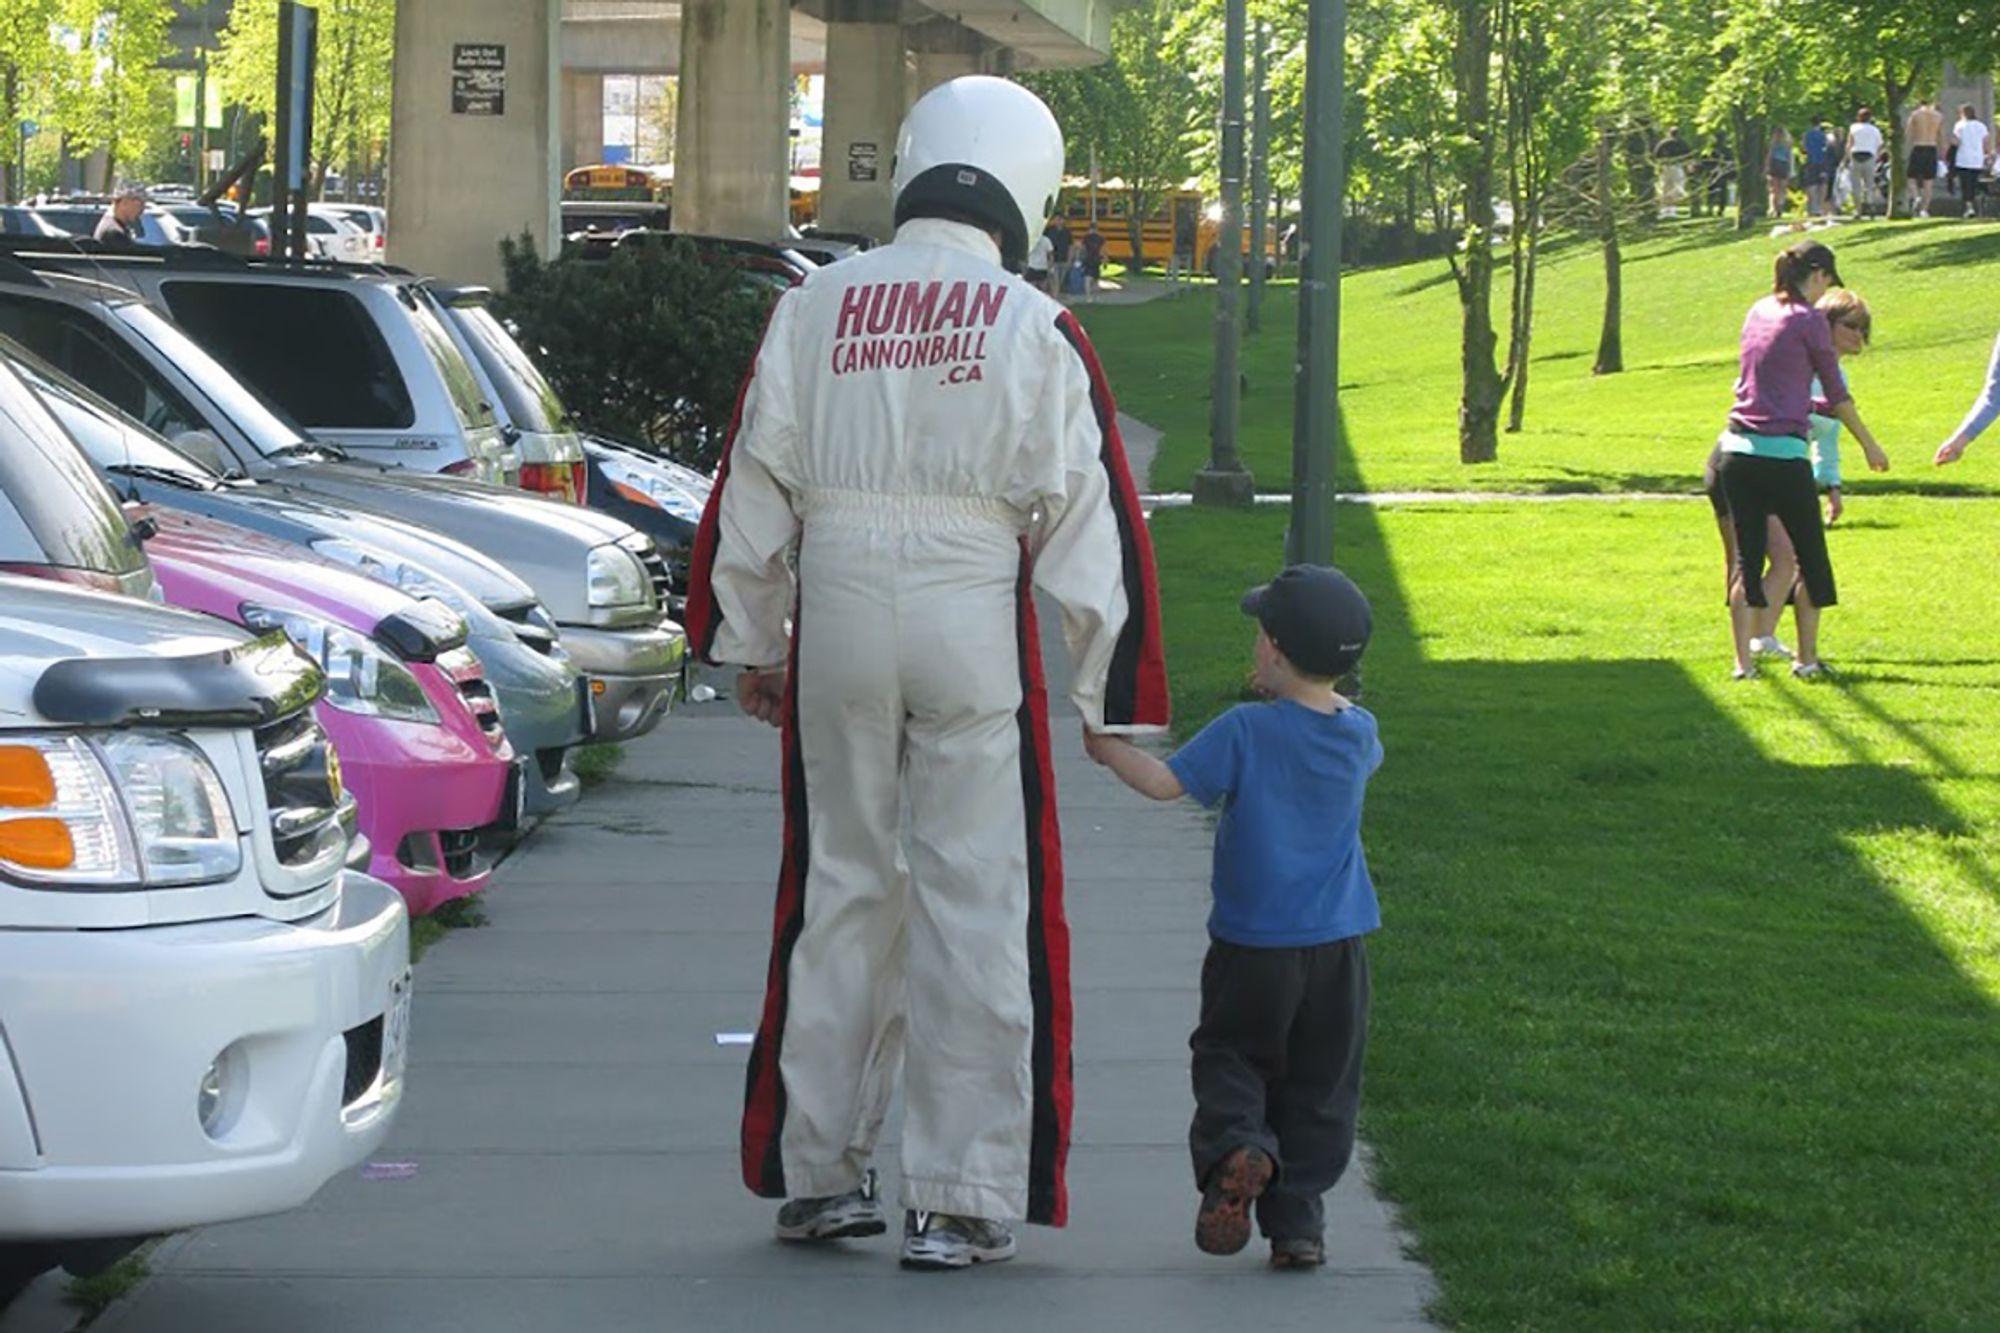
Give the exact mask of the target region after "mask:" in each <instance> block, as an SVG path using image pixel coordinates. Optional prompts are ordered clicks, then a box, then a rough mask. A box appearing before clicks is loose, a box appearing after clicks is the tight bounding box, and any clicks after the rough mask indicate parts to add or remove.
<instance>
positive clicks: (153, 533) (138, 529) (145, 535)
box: [131, 518, 160, 546]
mask: <svg viewBox="0 0 2000 1333" xmlns="http://www.w3.org/2000/svg"><path fill="white" fill-rule="evenodd" d="M131 531H132V544H133V545H134V546H144V545H145V544H146V543H147V542H149V541H151V540H153V538H155V537H157V536H159V535H160V525H159V523H158V521H157V520H154V519H150V518H135V519H133V520H132V523H131Z"/></svg>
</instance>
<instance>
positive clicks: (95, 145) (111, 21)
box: [0, 0, 174, 190]
mask: <svg viewBox="0 0 2000 1333" xmlns="http://www.w3.org/2000/svg"><path fill="white" fill-rule="evenodd" d="M22 3H26V4H27V8H28V9H29V10H30V11H31V13H30V20H31V21H32V11H33V10H35V8H36V6H35V5H34V4H33V3H32V0H5V4H4V5H0V8H6V9H11V8H12V7H13V6H14V5H16V4H22ZM172 17H173V5H172V0H62V3H60V4H58V5H57V6H56V19H55V27H54V29H53V31H52V32H51V33H50V34H49V36H50V39H51V48H52V49H51V55H52V58H53V59H54V61H55V66H54V80H53V85H54V86H53V88H52V90H51V94H50V97H49V100H48V106H49V108H50V111H51V113H52V115H53V118H54V125H53V126H52V127H51V128H52V129H55V130H58V131H59V132H60V133H61V134H62V135H63V136H64V137H65V139H66V140H67V145H68V147H69V149H70V151H72V152H85V153H87V152H92V151H98V152H102V153H103V154H104V176H103V179H102V180H99V181H94V182H92V184H93V185H94V186H96V188H98V189H102V190H110V189H111V188H113V187H114V186H116V185H117V184H118V182H119V180H120V179H121V172H122V171H123V170H124V169H126V168H128V167H129V166H131V164H133V163H135V162H138V161H139V160H141V159H142V158H144V157H145V156H146V155H147V154H148V152H149V151H150V150H152V149H153V148H154V147H155V146H156V144H157V141H158V140H159V139H160V137H161V136H162V135H164V134H167V133H169V132H170V130H171V127H172V125H173V118H174V117H173V87H172V84H171V83H170V81H169V80H168V78H167V75H166V73H165V72H164V71H163V70H162V69H161V68H160V62H161V60H162V59H164V58H165V57H166V55H167V52H168V45H167V25H168V23H169V22H170V21H171V19H172ZM8 21H9V22H10V23H11V22H12V20H11V19H9V20H8ZM10 128H11V127H10Z"/></svg>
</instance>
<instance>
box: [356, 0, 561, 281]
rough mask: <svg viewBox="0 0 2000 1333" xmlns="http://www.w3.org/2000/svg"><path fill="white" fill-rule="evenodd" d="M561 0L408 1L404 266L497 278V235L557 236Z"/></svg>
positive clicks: (401, 40) (400, 199)
mask: <svg viewBox="0 0 2000 1333" xmlns="http://www.w3.org/2000/svg"><path fill="white" fill-rule="evenodd" d="M560 9H561V0H514V2H513V3H511V4H505V5H496V4H492V3H490V2H489V0H402V3H401V4H399V5H397V7H396V88H395V97H394V102H393V103H392V107H391V114H392V115H393V116H394V122H395V123H394V128H393V132H392V133H391V135H390V137H389V235H390V236H391V237H392V238H393V240H392V241H391V242H390V244H391V256H392V257H393V259H394V260H395V262H396V263H398V264H402V265H406V266H408V267H410V268H413V269H416V270H417V271H418V272H420V273H429V274H436V275H438V276H441V277H447V278H453V279H456V280H459V281H463V282H485V283H497V282H498V281H499V280H500V251H499V245H500V239H501V238H502V237H503V236H518V235H520V234H521V233H522V232H526V233H528V234H529V235H530V236H532V237H533V238H534V241H535V246H536V248H537V249H538V250H539V251H540V252H541V253H542V254H543V255H548V254H551V253H553V251H554V249H555V246H556V244H557V243H558V242H559V240H560V235H561V233H560V229H559V224H558V222H557V218H556V201H557V199H558V197H559V194H560V190H561V182H560V179H559V175H558V170H557V168H558V163H559V161H560V158H561V147H560V144H561V136H560V131H559V129H558V116H557V112H558V110H559V108H558V106H557V100H558V99H557V96H556V93H557V77H556V76H557V59H558V53H559V51H560V49H561V44H560V40H559V38H558V35H557V23H558V19H559V11H560Z"/></svg>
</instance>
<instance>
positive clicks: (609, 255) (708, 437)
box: [494, 235, 772, 471]
mask: <svg viewBox="0 0 2000 1333" xmlns="http://www.w3.org/2000/svg"><path fill="white" fill-rule="evenodd" d="M657 239H658V240H659V241H660V242H661V243H660V244H656V245H621V246H615V247H611V248H609V249H608V251H607V250H600V251H596V252H591V251H586V250H584V249H582V248H571V249H568V250H565V251H564V252H563V253H562V254H560V255H558V256H557V257H556V258H555V259H553V260H550V261H546V262H545V261H543V260H542V258H541V257H540V256H539V255H538V254H536V252H535V245H534V241H533V239H532V238H530V237H528V236H526V235H523V236H522V237H521V238H520V239H519V240H514V241H502V242H501V244H500V256H501V262H502V265H503V266H504V268H505V272H506V280H507V290H506V294H505V295H504V296H501V297H499V298H498V299H496V300H495V302H494V305H495V308H496V311H497V313H498V314H499V315H500V317H501V318H503V319H505V320H508V321H509V322H510V323H511V324H512V325H513V327H514V329H515V331H516V334H517V336H518V337H519V338H520V340H521V344H522V346H523V347H525V348H527V349H528V352H529V354H530V355H532V356H533V357H534V358H535V360H536V363H537V364H538V365H540V367H541V369H542V373H543V374H544V375H546V376H548V378H549V383H550V384H551V385H553V386H554V388H555V390H556V392H557V393H558V394H560V395H561V396H562V400H563V403H564V404H565V405H566V406H567V407H568V408H569V410H570V412H571V413H572V414H573V415H574V416H575V417H576V419H577V420H578V422H580V423H581V424H582V425H583V427H584V428H585V429H586V430H591V431H595V432H598V433H601V434H604V435H610V436H615V437H618V438H621V439H626V440H631V441H634V442H640V443H644V444H647V445H650V446H651V447H653V448H655V449H658V450H659V451H661V452H662V453H665V454H668V455H670V456H671V457H673V458H674V459H675V460H676V461H678V462H681V463H685V464H687V465H688V466H689V467H695V468H700V469H701V470H703V471H710V470H712V469H713V468H714V467H715V465H716V463H717V461H718V460H719V458H720V455H721V452H722V445H723V440H724V436H725V435H726V433H727V432H728V429H729V421H730V416H731V414H732V413H733V412H734V410H735V406H736V393H737V389H738V387H739V386H740V385H741V384H742V382H743V377H744V376H745V375H746V374H747V373H748V372H749V369H750V361H751V358H752V357H754V356H755V355H756V351H757V340H758V338H759V337H760V336H761V334H762V332H763V328H764V321H765V318H766V317H767V315H768V314H769V311H770V306H771V299H772V293H771V292H770V290H769V289H768V288H767V287H764V286H762V285H760V284H758V283H756V282H754V281H752V280H750V279H748V278H747V277H746V276H745V275H744V274H742V273H741V272H739V271H737V270H735V269H733V268H730V267H728V266H727V265H724V264H715V263H710V262H709V261H707V260H705V259H703V258H702V256H701V255H700V254H699V253H698V252H697V251H696V250H695V248H694V246H693V245H691V244H690V243H688V242H687V241H685V240H681V239H678V238H674V237H667V236H662V237H659V238H657Z"/></svg>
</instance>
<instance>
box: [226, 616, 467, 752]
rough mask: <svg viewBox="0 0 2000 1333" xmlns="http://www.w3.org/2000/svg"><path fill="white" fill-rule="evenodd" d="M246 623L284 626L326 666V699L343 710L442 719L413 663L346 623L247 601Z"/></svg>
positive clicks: (408, 718)
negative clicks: (402, 658) (410, 663)
mask: <svg viewBox="0 0 2000 1333" xmlns="http://www.w3.org/2000/svg"><path fill="white" fill-rule="evenodd" d="M242 615H243V623H244V624H245V625H248V626H249V627H250V628H251V629H254V630H273V629H281V630H283V631H284V632H285V637H286V638H288V639H290V640H291V641H292V642H293V643H294V644H296V645H297V646H298V648H299V651H300V652H303V653H304V654H305V655H306V656H308V657H310V658H312V659H313V661H315V662H317V663H319V664H320V667H321V669H323V670H324V671H325V672H326V696H325V697H326V701H327V702H328V703H329V704H331V705H333V706H334V707H335V708H338V709H339V710H340V711H341V712H343V713H358V714H360V715H362V716H364V717H382V718H388V719H390V720H392V721H396V722H430V723H435V722H437V721H438V713H437V709H436V708H433V707H432V706H431V701H430V696H429V695H427V694H425V693H424V687H423V685H422V684H421V683H420V682H419V681H418V680H417V678H416V676H414V675H413V674H411V672H410V669H409V668H408V667H406V666H404V665H403V664H402V663H401V662H399V661H397V660H396V659H395V658H393V657H391V656H390V655H389V654H388V653H387V652H386V651H384V649H383V648H382V646H381V645H380V644H378V643H376V642H375V641H374V640H373V639H369V638H367V637H365V636H363V635H361V634H357V633H356V632H355V631H353V630H351V629H348V628H347V627H346V626H344V625H336V624H334V623H333V622H332V621H329V620H321V619H319V618H318V617H317V616H309V615H305V614H303V613H301V612H297V611H280V610H275V609H273V608H271V607H267V606H257V605H255V604H254V603H248V602H246V603H245V604H244V606H243V610H242Z"/></svg>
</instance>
